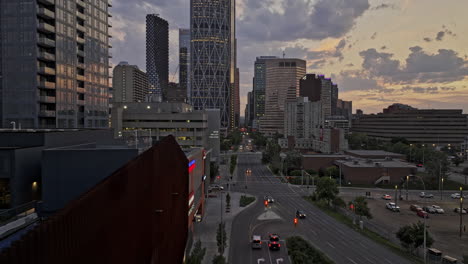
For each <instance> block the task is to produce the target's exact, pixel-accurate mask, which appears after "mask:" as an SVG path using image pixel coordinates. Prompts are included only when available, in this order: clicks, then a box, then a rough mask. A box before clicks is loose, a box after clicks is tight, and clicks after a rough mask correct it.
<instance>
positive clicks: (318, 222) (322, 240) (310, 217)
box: [229, 153, 410, 264]
mask: <svg viewBox="0 0 468 264" xmlns="http://www.w3.org/2000/svg"><path fill="white" fill-rule="evenodd" d="M247 169H251V170H252V173H251V174H250V175H245V171H246V170H247ZM237 173H238V174H237V179H235V182H236V183H235V185H234V186H232V188H231V190H232V191H236V192H245V193H247V194H249V195H253V196H256V197H257V199H258V201H259V202H257V203H256V204H255V205H254V206H251V207H250V208H248V209H246V210H244V211H243V212H241V213H240V214H239V215H238V216H237V217H236V218H235V219H234V221H233V225H232V233H231V239H230V243H231V246H230V254H229V262H230V263H271V264H273V263H290V262H289V258H288V255H287V252H286V251H287V249H286V244H285V242H284V241H285V240H286V239H287V238H288V237H290V236H294V235H300V236H303V237H304V238H306V239H307V240H308V241H309V242H311V244H312V245H313V246H314V247H316V248H317V249H319V250H321V251H322V252H324V253H325V254H327V255H328V256H329V257H330V258H331V259H332V260H333V261H335V262H336V263H395V264H396V263H410V262H409V261H408V260H406V259H405V258H402V257H400V256H398V255H396V254H394V253H393V252H391V251H390V250H389V249H387V248H385V247H383V246H381V245H379V244H377V243H375V242H373V241H372V240H370V239H368V238H366V237H364V236H362V235H361V234H359V233H357V232H355V231H353V230H351V229H349V228H348V227H346V226H345V225H343V224H341V223H339V222H337V221H336V220H335V219H333V218H331V217H329V216H328V215H327V214H325V213H323V212H322V211H320V210H319V209H317V208H316V207H315V206H313V205H312V204H310V203H309V202H307V201H305V200H304V199H303V198H302V197H301V194H300V193H302V192H300V193H299V192H296V189H297V188H294V187H289V186H288V185H287V184H284V183H281V181H280V180H279V179H277V178H276V177H275V176H273V175H272V173H271V172H270V170H268V168H267V167H265V166H264V165H263V164H261V154H260V153H239V154H238V169H237ZM265 195H271V196H272V197H273V198H274V199H275V202H273V203H271V204H270V205H269V208H268V209H267V210H266V211H265V207H264V205H263V197H264V196H265ZM302 195H303V194H302ZM296 210H302V211H304V212H305V213H306V214H307V217H306V218H305V219H300V220H299V223H298V225H297V226H296V227H295V226H294V223H293V220H294V218H295V212H296ZM270 233H276V234H278V235H279V236H280V238H281V240H282V241H281V249H280V250H279V251H278V252H273V251H270V250H268V245H267V244H266V243H264V244H263V245H262V250H253V249H252V248H251V239H252V235H261V236H262V239H264V240H266V239H268V234H270ZM280 259H282V261H283V262H282V261H281V260H280ZM263 260H264V262H263Z"/></svg>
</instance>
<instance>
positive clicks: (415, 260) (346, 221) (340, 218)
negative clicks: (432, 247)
mask: <svg viewBox="0 0 468 264" xmlns="http://www.w3.org/2000/svg"><path fill="white" fill-rule="evenodd" d="M304 199H305V200H307V201H309V202H310V203H312V204H313V205H315V206H317V207H318V208H320V210H322V211H323V212H325V213H326V214H327V215H329V216H331V217H333V218H335V219H336V220H337V221H339V222H341V223H343V224H345V225H346V226H348V227H349V228H351V229H353V230H355V231H357V232H359V233H361V234H362V235H364V236H366V237H368V238H370V239H372V240H373V241H375V242H377V243H379V244H381V245H383V246H385V247H387V248H388V249H390V250H391V251H392V252H394V253H396V254H398V255H400V256H402V257H404V258H406V259H408V260H410V261H412V262H413V263H424V261H423V259H421V258H419V257H417V256H415V255H412V254H411V253H409V252H406V251H404V250H403V249H401V248H400V246H398V245H396V244H394V243H392V242H390V241H388V240H387V239H386V238H385V237H383V236H381V235H379V234H377V233H375V232H372V231H370V230H369V229H367V228H365V227H364V229H363V230H361V229H360V228H359V226H358V225H355V224H353V221H352V220H351V219H349V218H348V217H346V216H345V215H342V214H341V213H339V212H338V211H336V210H334V209H333V208H330V207H328V205H327V204H326V203H324V202H321V201H313V200H312V199H311V198H310V197H304Z"/></svg>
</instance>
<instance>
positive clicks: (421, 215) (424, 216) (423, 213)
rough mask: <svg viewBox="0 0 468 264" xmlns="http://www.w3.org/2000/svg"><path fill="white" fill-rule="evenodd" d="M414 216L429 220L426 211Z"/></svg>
mask: <svg viewBox="0 0 468 264" xmlns="http://www.w3.org/2000/svg"><path fill="white" fill-rule="evenodd" d="M416 215H417V216H419V217H422V218H429V214H428V213H427V212H426V211H418V212H417V213H416Z"/></svg>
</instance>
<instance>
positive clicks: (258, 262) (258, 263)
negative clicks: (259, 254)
mask: <svg viewBox="0 0 468 264" xmlns="http://www.w3.org/2000/svg"><path fill="white" fill-rule="evenodd" d="M262 261H263V262H265V259H264V258H259V259H257V264H260V262H262Z"/></svg>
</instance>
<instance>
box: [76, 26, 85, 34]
mask: <svg viewBox="0 0 468 264" xmlns="http://www.w3.org/2000/svg"><path fill="white" fill-rule="evenodd" d="M76 29H77V30H79V31H81V32H83V33H85V32H86V29H85V27H84V26H82V25H80V24H76Z"/></svg>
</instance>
